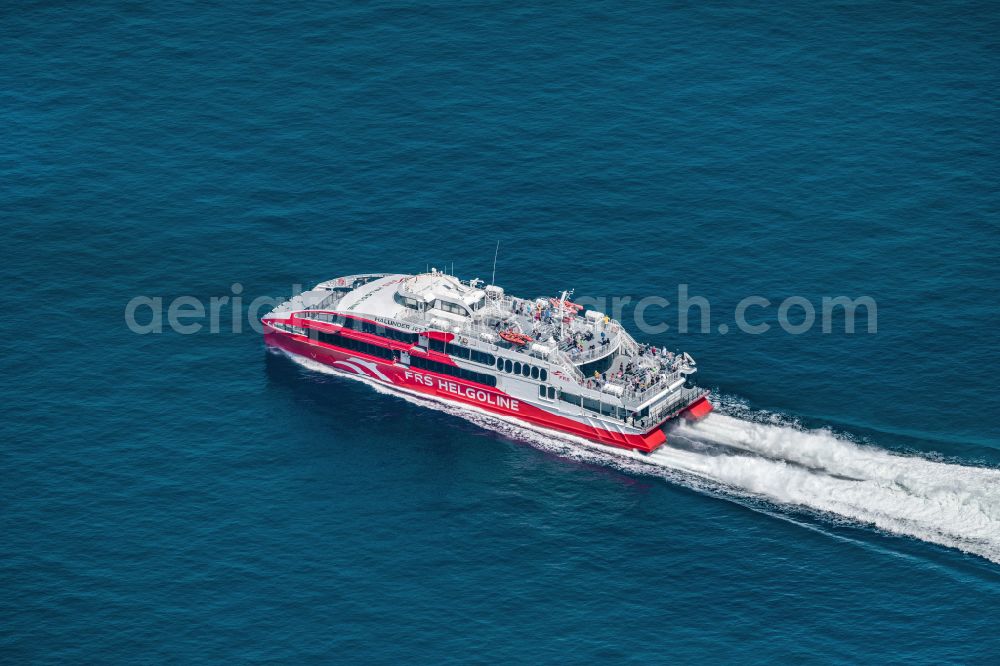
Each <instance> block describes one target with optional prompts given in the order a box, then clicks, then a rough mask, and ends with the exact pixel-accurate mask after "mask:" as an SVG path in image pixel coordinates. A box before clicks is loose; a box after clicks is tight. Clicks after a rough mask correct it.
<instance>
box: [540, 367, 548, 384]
mask: <svg viewBox="0 0 1000 666" xmlns="http://www.w3.org/2000/svg"><path fill="white" fill-rule="evenodd" d="M538 378H539V379H541V380H542V381H543V382H545V381H548V379H549V371H548V370H546V369H545V368H542V369H541V371H540V372H539V377H538Z"/></svg>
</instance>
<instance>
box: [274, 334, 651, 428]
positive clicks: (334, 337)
mask: <svg viewBox="0 0 1000 666" xmlns="http://www.w3.org/2000/svg"><path fill="white" fill-rule="evenodd" d="M362 323H366V322H362ZM272 325H274V326H275V327H276V328H280V329H282V330H285V331H288V332H290V333H298V334H299V335H305V334H306V331H305V330H304V329H301V328H299V327H297V326H287V325H285V324H280V323H277V322H275V323H274V324H272ZM309 333H312V334H313V335H315V336H316V338H317V339H318V340H319V341H320V342H324V343H326V344H328V345H334V346H336V347H341V348H343V349H350V350H351V351H357V352H361V353H362V354H368V355H370V356H376V357H378V358H383V359H385V360H387V361H389V360H393V359H394V358H395V354H394V352H393V351H392V350H391V349H388V348H386V347H382V346H380V345H373V344H371V343H368V342H362V341H361V340H357V339H355V338H348V337H346V336H343V335H341V334H339V333H324V332H322V331H316V330H313V331H309ZM456 346H457V345H449V347H448V350H449V351H453V350H454V349H455V347H456ZM463 349H465V348H463ZM469 351H476V350H469ZM496 365H497V368H498V369H500V370H503V371H504V372H510V373H513V374H521V375H523V376H525V377H529V376H530V377H532V378H533V379H539V380H540V381H545V380H546V379H547V377H548V372H547V371H546V370H545V369H544V368H538V367H536V366H533V365H530V364H528V363H521V362H520V361H513V362H511V360H510V359H502V358H500V359H497V363H496ZM410 366H411V367H413V368H417V369H420V370H427V371H429V372H436V373H438V374H442V375H450V376H452V377H458V378H459V379H464V380H465V381H469V382H476V383H477V384H483V385H484V386H490V387H495V386H496V385H497V378H496V377H495V376H493V375H490V374H486V373H483V372H475V371H472V370H466V369H464V368H459V367H456V366H454V365H448V364H446V363H440V362H438V361H432V360H430V359H427V358H421V357H419V356H412V357H411V358H410ZM501 366H503V367H501ZM526 370H527V374H526ZM538 396H539V397H540V398H548V399H549V400H555V399H556V397H557V396H558V398H559V399H560V400H562V401H564V402H567V403H569V404H571V405H577V406H579V407H583V408H584V409H586V410H589V411H592V412H596V413H598V414H603V415H605V416H612V417H615V418H619V419H624V418H626V416H627V414H628V412H627V411H626V410H625V408H624V407H620V406H617V405H609V404H606V403H602V402H600V401H599V400H594V399H592V398H587V397H585V396H580V395H575V394H572V393H565V392H562V391H557V390H556V388H555V387H554V386H545V385H539V387H538ZM647 410H648V408H647Z"/></svg>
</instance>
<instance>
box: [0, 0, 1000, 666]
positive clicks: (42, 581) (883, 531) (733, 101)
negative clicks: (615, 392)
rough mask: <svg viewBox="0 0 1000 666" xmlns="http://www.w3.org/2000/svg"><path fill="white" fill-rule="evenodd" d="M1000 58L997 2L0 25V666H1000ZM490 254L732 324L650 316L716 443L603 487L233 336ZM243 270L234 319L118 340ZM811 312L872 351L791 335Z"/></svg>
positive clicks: (265, 14) (532, 291)
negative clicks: (842, 300)
mask: <svg viewBox="0 0 1000 666" xmlns="http://www.w3.org/2000/svg"><path fill="white" fill-rule="evenodd" d="M998 35H1000V10H998V7H997V5H996V4H995V3H988V2H954V1H944V2H938V3H923V4H915V3H866V2H801V1H792V2H783V3H776V4H775V3H772V4H770V5H767V4H755V3H745V4H738V3H718V2H702V3H669V4H668V3H660V2H635V3H613V2H590V1H581V2H572V3H570V2H553V3H534V4H520V3H515V4H511V3H473V2H458V3H455V2H445V3H434V4H423V3H421V4H410V5H407V4H405V3H390V2H355V3H308V2H297V1H294V0H293V1H289V2H282V3H237V2H214V3H193V2H192V3H179V2H167V3H158V4H149V5H146V4H141V3H128V2H115V3H110V2H92V3H84V4H71V3H57V2H29V3H21V4H16V5H15V4H8V5H7V6H6V7H4V9H3V12H2V19H0V100H2V103H0V123H2V125H0V126H2V128H3V129H2V133H0V225H2V226H0V228H2V231H3V245H4V260H3V262H2V268H0V271H2V275H3V283H4V287H5V289H4V302H5V314H6V316H5V318H4V319H5V324H4V335H3V338H2V344H3V347H4V348H3V354H2V356H0V363H2V364H3V384H2V394H0V395H2V400H3V405H4V408H5V409H4V419H3V425H2V432H3V438H2V441H3V446H2V448H0V500H2V505H0V506H2V511H0V534H2V541H0V544H2V546H0V655H2V658H3V660H4V661H5V662H6V663H29V662H38V663H42V662H49V663H65V662H89V663H93V662H112V663H117V662H123V663H129V662H131V663H136V662H152V663H162V662H182V663H192V662H262V661H273V662H282V663H300V662H327V663H329V662H374V663H396V662H423V663H428V662H429V663H442V662H469V661H472V662H480V663H496V662H500V661H513V662H520V663H536V662H541V663H552V662H560V663H566V662H574V663H589V662H594V661H597V660H607V661H612V662H625V661H634V662H666V661H679V662H687V663H690V662H699V663H701V662H706V661H726V662H742V663H771V662H775V661H781V662H791V661H796V662H797V661H809V662H840V663H858V662H883V661H892V662H911V663H935V664H937V663H996V661H997V659H998V658H1000V638H998V636H1000V633H998V631H997V627H996V619H997V617H998V611H1000V568H998V567H1000V552H998V550H997V544H998V543H1000V534H998V533H997V525H998V521H1000V509H998V505H1000V502H998V498H997V493H998V492H1000V490H998V488H1000V484H997V483H996V479H997V478H998V477H997V472H996V471H995V470H996V469H997V468H998V467H1000V439H998V430H1000V397H998V394H997V391H996V390H995V388H996V372H997V369H998V352H997V343H998V336H997V333H996V330H997V324H998V321H997V316H996V296H997V293H998V289H1000V272H998V264H1000V262H998V258H1000V257H998V255H1000V239H998V232H1000V195H998V189H997V179H998V176H1000V171H998V158H997V154H998V148H1000V146H998V141H997V137H998V136H1000V122H998V113H997V111H998V109H997V92H998V90H1000V86H998V84H1000V66H998V65H1000V62H998V60H1000V44H998ZM497 240H499V241H500V243H501V244H500V254H499V260H498V263H497V280H498V282H500V283H502V284H504V285H505V286H506V287H507V289H508V290H509V291H510V292H512V293H516V294H521V295H526V296H528V295H537V294H553V293H556V292H558V291H560V290H562V289H564V288H575V289H576V293H577V294H579V295H587V296H594V297H607V298H612V297H616V296H619V297H621V296H631V297H632V298H633V299H634V300H638V299H639V298H642V297H644V296H657V295H659V296H663V297H666V298H668V299H670V300H671V301H674V300H676V288H677V285H678V284H679V283H685V284H687V285H689V289H690V293H691V294H692V295H701V296H704V297H706V298H707V299H709V301H710V302H711V306H712V327H711V330H710V331H709V332H706V333H701V332H689V333H687V334H679V333H678V332H677V331H676V330H675V327H674V328H671V330H669V331H667V332H666V333H658V334H643V333H642V332H641V331H638V330H637V329H636V327H635V326H634V325H633V324H632V323H631V319H630V318H629V312H628V311H627V310H626V316H625V319H626V322H627V324H628V325H629V327H630V328H631V329H632V330H633V332H635V334H636V335H637V337H639V338H640V339H642V340H646V341H649V342H653V343H654V344H666V345H668V346H670V347H671V348H677V347H680V348H684V349H687V350H688V351H690V352H691V353H692V355H694V356H695V358H697V359H698V361H699V367H700V373H699V378H700V381H701V383H702V384H704V385H706V386H709V387H712V388H713V389H714V390H715V391H716V392H717V396H718V398H717V400H718V402H719V403H720V406H719V410H718V412H717V413H716V414H713V415H712V416H710V417H709V419H708V420H706V421H705V422H704V423H703V424H701V425H699V426H693V427H692V426H684V427H682V428H680V429H678V430H677V431H676V432H672V433H671V434H670V437H671V442H672V443H674V444H675V446H674V447H672V448H670V449H669V450H664V451H663V452H662V453H661V454H659V457H657V458H656V459H655V460H635V459H632V458H628V457H620V456H612V455H607V454H603V453H600V452H597V451H593V450H591V449H588V448H587V447H583V446H580V445H579V444H577V443H573V442H569V441H562V440H559V439H558V438H555V437H552V436H547V435H543V434H540V433H538V432H534V431H526V430H522V429H518V428H516V427H513V426H511V425H509V424H506V423H501V422H496V421H491V420H490V419H487V418H485V417H483V416H482V415H476V414H464V413H459V412H456V411H455V410H452V409H447V408H443V407H440V406H431V408H428V406H427V405H421V404H416V403H414V402H413V401H412V400H406V399H402V398H400V397H397V396H393V395H387V394H386V393H385V392H384V391H381V392H380V391H376V390H373V389H372V388H371V387H369V386H366V385H364V384H361V383H359V382H357V381H351V380H348V379H344V378H340V377H337V376H331V375H329V374H326V373H323V372H321V371H319V370H318V369H317V368H315V367H311V366H308V365H304V364H302V363H297V362H295V361H293V360H290V359H288V358H285V357H279V356H274V355H270V354H267V353H266V352H265V350H264V348H263V345H262V342H261V339H260V336H258V335H256V334H255V333H254V332H253V331H252V330H250V327H249V326H248V324H247V323H246V319H245V317H246V306H247V305H248V304H249V303H250V302H251V301H252V300H253V299H254V298H256V297H258V296H262V295H267V296H287V295H289V294H290V293H291V290H292V288H293V285H296V284H301V285H306V286H309V285H311V284H314V283H315V282H318V281H320V280H323V279H327V278H330V277H334V276H337V275H343V274H350V273H357V272H372V271H397V270H400V271H416V270H422V269H424V267H425V266H426V265H428V264H429V265H436V266H438V267H445V266H448V267H449V268H450V266H451V265H452V263H453V264H454V267H455V271H456V272H457V273H459V274H461V275H463V276H465V277H472V276H476V275H478V276H481V277H489V274H490V271H491V269H492V263H493V253H494V248H495V243H496V242H497ZM234 283H238V284H239V285H240V287H239V288H237V289H236V291H239V290H240V289H242V291H241V293H240V298H242V299H243V307H242V308H241V309H239V310H238V311H237V319H236V320H235V321H237V322H239V325H236V326H234V324H233V321H234V320H233V319H232V318H231V317H230V315H231V313H232V303H229V305H227V306H226V307H225V308H224V309H223V310H222V312H223V314H224V315H225V316H224V317H223V322H222V325H221V330H220V331H219V332H218V333H212V332H210V331H209V330H207V327H206V329H205V330H202V331H201V332H199V333H197V334H193V335H181V334H178V333H176V332H173V331H170V330H167V331H165V332H164V333H162V334H149V335H138V334H136V333H133V332H132V331H130V330H129V328H128V327H127V326H126V323H125V318H124V312H125V307H126V304H127V303H128V302H129V300H130V299H132V298H134V297H136V296H142V295H144V296H149V297H159V298H162V299H163V303H164V309H166V307H167V305H168V304H169V303H170V302H171V301H173V299H175V298H177V297H180V296H184V295H190V296H194V297H196V298H198V299H200V300H202V301H204V302H206V303H207V302H208V299H210V298H211V297H213V296H218V297H222V296H229V297H233V296H234V289H233V287H232V285H233V284H234ZM751 295H760V296H763V297H765V298H768V299H770V301H771V302H772V303H774V305H773V306H772V307H771V308H770V309H762V310H757V311H756V315H755V321H758V322H769V323H771V324H772V330H770V331H768V332H767V333H765V334H762V335H750V334H746V333H743V332H741V331H739V330H738V329H737V327H735V326H733V323H734V315H733V313H734V311H735V308H736V305H737V303H738V302H739V301H740V300H741V299H743V298H745V297H747V296H751ZM794 295H799V296H803V297H805V298H807V299H808V300H809V301H810V302H812V303H815V304H817V307H818V304H819V303H820V299H821V298H822V297H824V296H828V297H835V296H841V295H846V296H850V297H852V298H856V297H860V296H869V297H871V298H873V299H874V300H875V301H876V302H877V304H878V316H877V325H878V331H877V333H874V334H869V333H867V332H866V330H865V328H864V326H863V325H862V326H859V329H858V332H856V333H855V334H853V335H848V334H845V333H844V331H843V326H842V324H843V322H842V321H841V320H836V321H835V322H834V323H835V324H836V325H835V326H834V330H833V331H832V332H831V333H829V334H823V333H822V332H821V329H820V327H819V325H818V324H817V325H816V326H814V327H813V328H812V329H811V330H810V331H809V332H807V333H805V334H803V335H789V334H787V333H785V332H783V331H782V330H781V329H780V328H779V327H778V326H777V318H776V308H777V304H778V303H780V302H781V301H782V300H783V299H785V298H787V297H789V296H794ZM666 313H667V314H665V315H664V316H665V318H666V319H667V320H668V321H670V320H671V316H670V315H669V310H667V311H666ZM240 316H242V317H243V319H242V320H241V319H240V318H239V317H240ZM723 323H725V324H727V325H729V327H730V330H729V332H728V333H727V334H721V333H720V332H719V331H718V325H719V324H723Z"/></svg>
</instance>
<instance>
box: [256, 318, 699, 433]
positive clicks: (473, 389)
mask: <svg viewBox="0 0 1000 666" xmlns="http://www.w3.org/2000/svg"><path fill="white" fill-rule="evenodd" d="M266 329H267V330H266V332H265V336H264V340H265V342H266V343H267V344H269V345H272V346H274V347H278V348H281V349H284V350H285V351H288V352H290V353H292V354H296V355H298V356H304V357H306V358H311V359H313V360H315V361H318V362H320V363H323V364H325V365H329V366H331V367H333V368H336V369H337V370H341V371H344V372H349V373H353V374H357V375H362V376H364V377H367V378H368V379H373V380H376V381H379V382H382V383H385V384H392V385H394V386H398V387H401V388H404V389H406V390H409V391H414V392H416V393H422V394H426V395H431V396H434V397H437V398H442V399H445V400H450V401H454V402H458V403H462V404H467V405H473V406H475V407H479V408H480V409H485V410H487V411H490V412H494V413H496V414H502V415H504V416H510V417H514V418H516V419H518V420H521V421H526V422H528V423H531V424H533V425H538V426H542V427H544V428H549V429H552V430H556V431H558V432H564V433H568V434H571V435H576V436H578V437H583V438H585V439H589V440H592V441H596V442H599V443H601V444H606V445H608V446H614V447H617V448H621V449H635V450H637V451H641V452H643V453H649V452H651V451H654V450H656V449H657V448H659V447H660V446H662V445H663V444H664V443H665V442H666V441H667V438H666V435H665V434H664V433H663V430H662V429H661V428H659V427H657V428H654V429H652V430H650V431H649V432H647V433H644V434H626V433H621V432H616V431H611V430H605V429H603V428H597V427H594V426H591V425H588V424H585V423H579V422H577V421H574V420H573V419H569V418H566V417H564V416H559V415H558V414H552V413H550V412H546V411H545V410H543V409H539V408H537V407H535V406H534V405H531V404H529V403H526V402H524V401H522V400H519V399H518V398H514V397H512V396H510V395H508V394H506V393H503V392H502V391H498V390H496V389H495V388H490V387H487V386H483V385H480V384H473V383H471V382H467V381H463V380H461V379H458V378H457V377H451V376H446V375H439V374H436V373H433V372H429V371H426V370H413V369H411V368H410V367H408V366H404V365H402V364H398V363H392V362H389V361H386V360H385V359H381V358H378V357H375V356H369V355H367V354H364V353H361V352H357V351H349V350H342V349H340V348H338V347H334V346H332V345H325V344H323V343H319V342H316V341H315V340H310V339H307V338H304V337H301V336H297V335H289V334H286V333H282V332H279V331H275V330H274V329H272V328H271V327H266ZM705 405H707V408H706V407H705ZM711 409H712V406H711V403H709V402H708V400H706V399H704V398H702V399H701V400H700V401H698V402H697V403H695V404H694V405H692V406H691V407H689V408H687V409H686V410H685V412H684V415H685V416H689V415H691V416H693V417H694V418H701V417H703V416H704V415H705V414H707V413H708V412H709V411H711Z"/></svg>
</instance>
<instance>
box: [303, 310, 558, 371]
mask: <svg viewBox="0 0 1000 666" xmlns="http://www.w3.org/2000/svg"><path fill="white" fill-rule="evenodd" d="M309 316H310V317H312V318H315V319H318V320H320V321H328V322H333V321H335V319H336V318H337V317H338V315H335V314H332V313H328V312H317V313H315V314H309ZM342 319H343V325H344V326H346V327H347V328H350V329H352V330H355V331H360V332H361V333H368V334H369V335H377V336H379V337H382V338H388V339H389V340H395V341H397V342H404V343H407V344H411V345H413V344H416V343H417V334H416V333H407V332H406V331H401V330H399V329H395V328H391V327H388V326H382V325H381V324H374V323H372V322H370V321H364V320H361V319H354V318H351V317H346V318H342ZM427 346H428V348H429V349H431V350H432V351H436V352H440V353H442V354H449V355H451V356H454V357H456V358H462V359H465V360H467V361H472V362H473V363H479V364H481V365H491V366H496V369H497V370H500V371H501V372H506V373H508V374H513V375H521V376H522V377H530V378H531V379H535V380H538V381H543V382H544V381H548V378H549V373H548V370H546V369H545V368H539V367H538V366H535V365H531V364H530V363H522V362H521V361H512V360H510V359H505V358H499V357H497V356H495V355H493V354H490V353H488V352H484V351H479V350H478V349H472V348H470V347H463V346H462V345H455V344H448V343H446V342H445V341H444V340H435V339H430V340H428V341H427Z"/></svg>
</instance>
